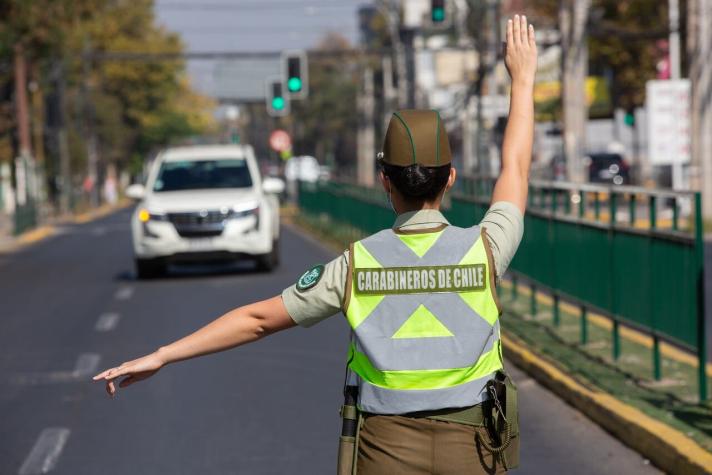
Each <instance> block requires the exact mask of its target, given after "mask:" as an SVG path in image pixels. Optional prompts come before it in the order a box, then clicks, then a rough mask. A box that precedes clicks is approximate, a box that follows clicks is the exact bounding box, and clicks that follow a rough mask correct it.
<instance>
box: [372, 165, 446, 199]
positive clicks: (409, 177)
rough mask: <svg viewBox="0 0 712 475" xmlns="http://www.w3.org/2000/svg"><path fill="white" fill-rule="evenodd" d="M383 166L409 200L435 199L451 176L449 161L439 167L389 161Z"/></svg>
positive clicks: (384, 171) (391, 179)
mask: <svg viewBox="0 0 712 475" xmlns="http://www.w3.org/2000/svg"><path fill="white" fill-rule="evenodd" d="M381 166H382V168H383V173H384V174H385V175H386V176H387V177H388V179H389V180H390V181H391V183H392V184H393V186H395V187H396V189H397V190H398V191H399V192H400V193H401V194H402V195H403V197H404V198H405V199H407V200H415V201H420V200H423V201H432V200H434V199H435V198H437V196H438V195H439V194H440V192H441V191H443V188H445V185H447V180H448V178H449V177H450V164H449V163H448V164H447V165H441V166H439V167H424V166H422V165H418V164H417V163H416V164H413V165H409V166H407V167H399V166H397V165H390V164H388V163H382V164H381Z"/></svg>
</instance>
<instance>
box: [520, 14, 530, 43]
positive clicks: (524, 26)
mask: <svg viewBox="0 0 712 475" xmlns="http://www.w3.org/2000/svg"><path fill="white" fill-rule="evenodd" d="M527 30H528V28H527V17H526V15H522V16H521V17H520V18H519V34H520V35H521V36H520V38H519V41H520V42H521V43H522V44H523V45H526V44H529V39H528V38H527V36H528V33H527Z"/></svg>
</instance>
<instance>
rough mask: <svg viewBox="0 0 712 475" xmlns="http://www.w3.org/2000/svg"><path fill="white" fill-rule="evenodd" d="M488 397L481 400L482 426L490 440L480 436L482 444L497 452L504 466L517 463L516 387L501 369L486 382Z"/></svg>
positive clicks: (517, 417) (517, 420) (517, 423)
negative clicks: (482, 401)
mask: <svg viewBox="0 0 712 475" xmlns="http://www.w3.org/2000/svg"><path fill="white" fill-rule="evenodd" d="M486 390H487V393H488V394H489V400H487V401H485V402H484V403H483V406H484V407H483V411H484V414H485V417H484V426H485V427H486V428H487V432H488V433H489V435H490V438H491V443H490V442H488V441H486V440H485V439H484V438H482V437H478V441H479V442H480V443H481V444H482V446H483V447H484V448H485V449H486V450H489V451H490V452H492V454H494V455H495V456H499V457H500V458H501V460H502V463H503V464H504V466H505V468H506V469H508V470H509V469H512V468H516V467H518V466H519V408H518V404H517V387H516V386H515V385H514V382H513V381H512V378H510V377H509V375H508V374H507V373H505V372H504V371H497V373H496V374H495V377H494V379H492V380H491V381H489V382H488V383H487V387H486Z"/></svg>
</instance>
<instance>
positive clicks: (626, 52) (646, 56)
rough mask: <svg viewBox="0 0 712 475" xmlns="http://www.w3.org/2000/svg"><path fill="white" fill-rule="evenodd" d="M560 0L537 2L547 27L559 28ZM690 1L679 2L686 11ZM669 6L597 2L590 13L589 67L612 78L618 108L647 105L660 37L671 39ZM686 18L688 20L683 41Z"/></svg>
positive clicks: (634, 0)
mask: <svg viewBox="0 0 712 475" xmlns="http://www.w3.org/2000/svg"><path fill="white" fill-rule="evenodd" d="M560 1H561V0H532V2H530V3H529V5H528V6H529V7H530V8H531V9H532V11H533V12H534V14H535V15H536V18H537V19H539V20H540V21H541V22H543V23H544V24H545V25H546V26H549V27H556V25H557V24H558V18H557V15H558V9H559V3H560ZM686 3H687V2H686V0H682V1H681V2H680V7H681V12H684V10H685V6H686ZM667 8H668V5H667V2H664V1H662V2H654V1H650V0H593V3H592V7H591V11H590V13H589V27H588V28H589V43H588V46H589V66H590V72H591V74H592V75H601V76H605V77H609V78H610V79H611V94H612V99H613V104H614V106H615V107H622V108H624V109H628V110H631V109H633V108H635V107H639V106H642V105H643V103H644V102H645V83H646V82H647V81H648V80H651V79H655V77H656V65H657V62H658V61H659V60H660V59H661V57H662V55H663V54H662V52H661V51H660V50H659V49H658V47H657V46H656V40H657V39H666V38H667V24H668V12H667ZM684 18H685V15H684V14H682V15H681V21H682V22H683V25H682V26H683V34H682V38H683V39H684Z"/></svg>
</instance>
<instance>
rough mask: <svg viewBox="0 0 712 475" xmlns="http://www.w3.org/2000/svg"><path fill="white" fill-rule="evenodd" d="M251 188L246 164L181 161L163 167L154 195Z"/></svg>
mask: <svg viewBox="0 0 712 475" xmlns="http://www.w3.org/2000/svg"><path fill="white" fill-rule="evenodd" d="M251 186H252V177H251V176H250V170H249V169H248V168H247V161H246V160H242V159H229V160H222V159H221V160H182V161H176V162H164V163H163V164H162V165H161V170H160V171H159V172H158V177H157V178H156V181H155V183H154V184H153V191H156V192H160V191H181V190H198V189H206V188H249V187H251Z"/></svg>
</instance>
